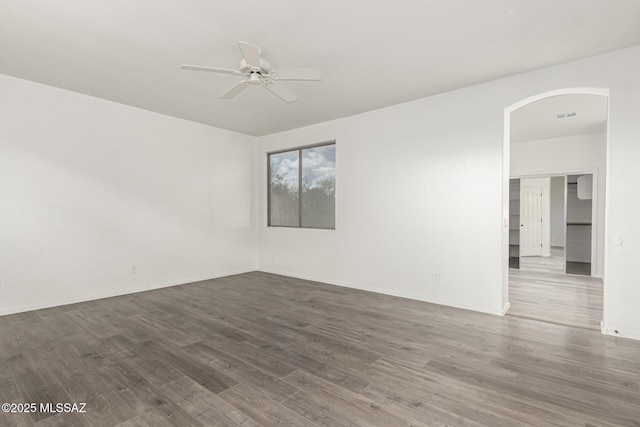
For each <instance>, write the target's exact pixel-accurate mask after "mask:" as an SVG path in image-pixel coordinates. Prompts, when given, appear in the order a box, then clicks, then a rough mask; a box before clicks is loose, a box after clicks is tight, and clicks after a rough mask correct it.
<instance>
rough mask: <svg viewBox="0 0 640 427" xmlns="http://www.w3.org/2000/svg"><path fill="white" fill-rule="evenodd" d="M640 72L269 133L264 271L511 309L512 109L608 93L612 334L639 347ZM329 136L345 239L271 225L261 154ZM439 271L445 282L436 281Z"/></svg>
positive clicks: (526, 85) (562, 68)
mask: <svg viewBox="0 0 640 427" xmlns="http://www.w3.org/2000/svg"><path fill="white" fill-rule="evenodd" d="M637 75H640V47H636V48H631V49H626V50H621V51H617V52H613V53H609V54H606V55H600V56H595V57H591V58H587V59H584V60H580V61H575V62H571V63H567V64H563V65H559V66H555V67H550V68H547V69H542V70H538V71H534V72H530V73H524V74H520V75H517V76H512V77H508V78H504V79H500V80H496V81H493V82H489V83H485V84H482V85H477V86H472V87H469V88H465V89H461V90H458V91H453V92H449V93H445V94H440V95H436V96H432V97H429V98H424V99H419V100H416V101H413V102H409V103H406V104H402V105H397V106H393V107H389V108H385V109H380V110H376V111H372V112H369V113H364V114H360V115H357V116H353V117H348V118H344V119H339V120H334V121H330V122H326V123H322V124H318V125H314V126H309V127H305V128H301V129H296V130H292V131H287V132H282V133H278V134H275V135H269V136H265V137H261V138H259V140H258V147H257V153H256V156H257V157H256V160H257V161H259V162H260V163H261V164H262V165H263V166H262V171H261V175H260V177H258V179H259V186H258V190H259V201H260V203H261V207H260V209H259V210H258V211H257V214H258V215H259V218H258V220H259V226H260V228H259V230H258V231H259V240H258V241H259V262H260V269H262V270H265V271H273V272H280V273H284V274H289V275H293V276H299V277H306V278H311V279H316V280H321V281H325V282H330V283H336V284H340V285H345V286H351V287H357V288H363V289H370V290H374V291H378V292H382V293H387V294H394V295H403V296H409V297H412V298H417V299H423V300H427V301H434V302H440V303H447V304H450V305H454V306H462V307H469V308H473V309H476V310H481V311H488V312H492V313H499V312H501V311H502V310H503V309H504V308H505V306H506V303H507V288H506V286H505V285H506V282H505V281H504V280H503V278H504V277H505V276H504V274H505V273H506V271H507V268H506V266H507V264H506V259H505V262H504V263H503V262H502V258H501V257H502V254H503V253H504V254H505V255H506V246H507V245H506V243H507V238H506V231H507V228H508V221H506V220H505V219H503V218H508V211H507V209H506V207H507V206H508V203H507V201H508V184H506V185H505V183H506V182H507V181H506V180H507V178H508V174H507V175H505V176H504V179H503V161H502V160H503V155H502V153H503V136H504V130H503V127H504V110H505V108H507V107H509V106H511V105H513V104H515V103H516V102H518V101H521V100H523V99H526V98H528V97H531V96H533V95H536V94H540V93H543V92H549V91H554V90H558V89H562V88H573V87H595V88H606V89H608V90H609V91H610V94H611V96H610V110H609V111H610V122H609V152H608V156H607V159H608V172H607V174H608V177H607V178H608V180H607V186H608V191H607V197H608V200H609V209H608V212H607V218H606V221H607V225H608V228H607V230H608V238H610V241H611V242H612V243H611V245H609V246H608V248H607V249H608V252H607V259H606V260H605V268H604V270H605V275H606V279H605V308H604V310H605V312H604V313H605V330H606V331H607V332H610V331H613V330H614V329H615V330H618V332H619V334H620V335H624V336H630V337H637V338H640V311H639V310H637V307H636V306H635V303H634V301H638V300H640V287H637V286H634V285H633V281H632V280H629V278H630V277H634V275H635V274H636V273H635V271H634V264H635V262H636V261H635V260H636V259H637V258H638V257H640V246H639V245H638V244H637V242H638V241H640V230H638V229H637V227H635V213H634V212H637V211H638V209H640V186H638V185H637V182H638V178H637V176H636V170H637V167H636V162H637V159H638V158H640V144H638V143H637V140H638V138H639V137H640V121H639V120H637V116H638V114H640V84H638V79H637V77H636V76H637ZM332 139H335V140H336V144H337V158H336V163H337V176H336V197H337V201H336V230H335V231H326V230H298V229H279V228H268V227H266V194H265V188H266V181H265V179H266V160H265V153H266V152H268V151H272V150H276V149H282V148H287V147H293V146H297V145H303V144H310V143H313V142H320V141H326V140H332ZM503 231H504V232H505V234H504V235H503ZM503 242H504V243H503ZM503 251H504V252H503ZM434 272H440V273H441V281H440V282H439V283H434V282H433V281H432V275H433V273H434Z"/></svg>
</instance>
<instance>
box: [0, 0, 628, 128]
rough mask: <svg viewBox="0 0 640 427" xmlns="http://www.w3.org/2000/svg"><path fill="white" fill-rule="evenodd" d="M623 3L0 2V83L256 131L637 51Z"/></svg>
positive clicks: (325, 0)
mask: <svg viewBox="0 0 640 427" xmlns="http://www.w3.org/2000/svg"><path fill="white" fill-rule="evenodd" d="M639 18H640V1H637V0H608V1H603V0H562V1H558V0H483V1H478V0H402V1H394V2H390V1H371V0H366V1H365V0H349V1H344V0H322V1H313V2H312V1H300V0H277V1H264V0H260V1H258V0H241V1H230V0H226V1H216V0H208V1H207V0H134V1H131V0H64V1H51V0H20V1H17V0H0V73H3V74H8V75H11V76H16V77H20V78H24V79H28V80H33V81H36V82H40V83H45V84H48V85H52V86H57V87H61V88H65V89H68V90H72V91H77V92H80V93H84V94H88V95H93V96H96V97H100V98H104V99H108V100H111V101H116V102H120V103H123V104H129V105H133V106H136V107H140V108H145V109H148V110H152V111H157V112H160V113H163V114H168V115H171V116H176V117H181V118H185V119H188V120H193V121H196V122H201V123H206V124H210V125H214V126H218V127H221V128H226V129H231V130H235V131H239V132H243V133H246V134H250V135H264V134H268V133H273V132H277V131H281V130H286V129H292V128H296V127H301V126H305V125H309V124H313V123H318V122H322V121H326V120H331V119H335V118H338V117H344V116H348V115H352V114H357V113H360V112H364V111H368V110H372V109H376V108H380V107H385V106H388V105H393V104H397V103H401V102H405V101H409V100H412V99H416V98H421V97H425V96H429V95H433V94H435V93H440V92H444V91H447V90H451V89H455V88H459V87H464V86H468V85H472V84H475V83H479V82H483V81H487V80H491V79H496V78H499V77H502V76H506V75H511V74H514V73H519V72H523V71H527V70H532V69H537V68H541V67H545V66H549V65H552V64H557V63H562V62H566V61H569V60H573V59H577V58H582V57H587V56H591V55H595V54H599V53H602V52H606V51H611V50H616V49H621V48H625V47H629V46H633V45H638V44H640V25H638V22H640V19H639ZM239 40H242V41H247V42H250V43H253V44H256V45H258V46H260V47H262V49H263V56H264V57H265V58H266V59H267V60H269V61H270V62H271V64H272V65H273V66H274V68H278V67H281V68H284V67H319V68H321V69H322V70H323V72H324V80H323V81H322V82H286V86H287V87H288V88H289V89H290V90H291V91H293V92H295V93H297V94H298V95H299V97H300V99H299V100H298V101H297V102H295V103H292V104H285V103H283V102H281V101H280V100H279V99H277V98H276V97H275V96H273V95H271V94H270V93H268V92H267V91H265V90H263V89H261V88H259V87H249V88H247V89H246V90H245V91H244V92H242V93H241V94H240V95H238V96H237V97H236V98H235V99H233V100H221V99H219V96H220V94H222V93H223V92H224V91H225V90H226V89H228V88H229V87H231V86H232V85H233V84H234V83H235V82H236V81H237V79H238V77H233V76H230V75H221V74H220V75H219V74H213V73H198V72H192V71H183V70H180V69H179V68H178V66H179V65H180V64H183V63H189V64H199V65H210V66H216V67H223V68H235V67H236V66H237V64H238V61H239V59H240V53H239V51H238V48H237V44H236V43H237V42H238V41H239Z"/></svg>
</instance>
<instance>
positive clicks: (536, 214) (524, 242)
mask: <svg viewBox="0 0 640 427" xmlns="http://www.w3.org/2000/svg"><path fill="white" fill-rule="evenodd" d="M525 182H526V181H525V180H522V183H523V186H522V187H520V256H541V255H542V187H534V186H527V185H526V184H524V183H525Z"/></svg>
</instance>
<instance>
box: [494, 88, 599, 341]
mask: <svg viewBox="0 0 640 427" xmlns="http://www.w3.org/2000/svg"><path fill="white" fill-rule="evenodd" d="M560 95H601V96H606V97H607V130H606V132H605V135H606V142H605V145H606V156H607V158H606V163H605V164H606V171H605V176H606V178H607V180H606V187H605V188H606V193H605V208H604V209H605V217H606V215H607V213H608V211H609V203H608V202H609V200H608V199H609V179H608V178H609V176H610V174H611V172H610V166H609V162H610V158H611V156H610V153H609V132H610V128H611V127H610V126H609V124H610V114H611V108H610V106H611V98H610V96H611V95H610V91H609V89H608V88H602V87H573V88H563V89H556V90H551V91H547V92H541V93H538V94H534V95H532V96H529V97H527V98H524V99H521V100H520V101H517V102H515V103H513V104H511V105H509V106H507V107H505V109H504V119H503V123H504V129H503V138H502V141H503V144H502V260H501V261H502V306H503V307H504V308H503V309H502V314H503V315H504V314H506V313H507V311H509V307H510V304H509V179H510V178H511V176H510V174H511V113H512V112H514V111H515V110H517V109H519V108H521V107H524V106H525V105H528V104H531V103H533V102H536V101H540V100H543V99H546V98H550V97H553V96H560ZM584 172H585V173H590V172H588V171H584ZM595 172H597V171H595ZM563 174H564V171H563ZM545 175H546V174H545ZM514 178H515V177H514ZM593 178H594V188H595V183H596V181H595V180H596V179H597V175H596V174H594V177H593ZM593 205H596V206H597V204H596V203H593ZM594 220H595V217H593V218H592V221H594ZM608 238H609V231H608V229H607V228H606V226H605V230H604V242H606V241H607V239H608ZM604 242H603V245H604ZM593 244H594V240H593V239H592V241H591V245H592V249H593ZM591 255H592V257H593V255H594V252H593V250H592V254H591ZM604 259H605V263H604V264H605V265H603V266H602V267H603V270H602V284H603V301H602V303H603V304H602V317H603V321H602V322H601V332H602V333H605V331H604V324H605V322H604V319H606V318H607V292H606V290H607V281H606V268H605V267H606V259H607V248H606V245H604ZM592 266H593V264H592Z"/></svg>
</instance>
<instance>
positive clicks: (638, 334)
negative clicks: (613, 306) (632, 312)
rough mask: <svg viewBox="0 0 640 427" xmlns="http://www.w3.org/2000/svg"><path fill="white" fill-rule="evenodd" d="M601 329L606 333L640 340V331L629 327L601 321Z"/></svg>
mask: <svg viewBox="0 0 640 427" xmlns="http://www.w3.org/2000/svg"><path fill="white" fill-rule="evenodd" d="M600 331H601V332H602V333H603V334H605V335H610V336H613V337H622V338H628V339H631V340H640V331H634V330H629V329H623V328H619V327H616V326H612V325H607V324H606V323H605V322H600Z"/></svg>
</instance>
